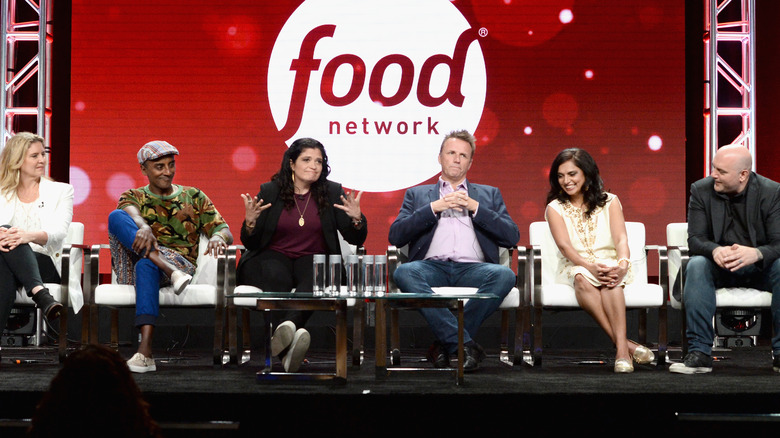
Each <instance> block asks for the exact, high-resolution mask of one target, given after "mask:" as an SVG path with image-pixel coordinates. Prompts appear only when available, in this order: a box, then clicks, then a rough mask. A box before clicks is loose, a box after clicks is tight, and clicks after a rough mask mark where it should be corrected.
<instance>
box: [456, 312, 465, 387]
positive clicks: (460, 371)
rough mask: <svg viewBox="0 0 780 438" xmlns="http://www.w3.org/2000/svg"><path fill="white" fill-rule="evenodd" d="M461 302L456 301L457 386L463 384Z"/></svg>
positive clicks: (463, 356)
mask: <svg viewBox="0 0 780 438" xmlns="http://www.w3.org/2000/svg"><path fill="white" fill-rule="evenodd" d="M465 356H466V355H465V354H464V352H463V300H458V375H457V383H458V385H460V384H462V383H463V360H464V358H465Z"/></svg>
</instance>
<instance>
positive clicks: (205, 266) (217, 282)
mask: <svg viewBox="0 0 780 438" xmlns="http://www.w3.org/2000/svg"><path fill="white" fill-rule="evenodd" d="M207 246H208V237H207V236H206V235H204V234H201V236H200V241H199V244H198V248H199V249H198V260H197V262H196V265H197V269H196V270H195V275H193V277H192V281H191V282H190V284H189V285H188V286H187V287H186V288H185V289H184V290H183V291H182V292H181V294H179V295H176V294H175V293H174V291H173V287H172V286H167V287H161V288H160V307H161V308H163V307H168V308H187V307H190V308H194V307H201V308H210V309H214V348H213V356H214V365H222V353H223V336H224V324H225V320H224V315H225V289H224V286H225V259H226V255H224V254H223V255H220V256H219V257H214V256H212V255H210V254H208V255H207V254H204V252H205V249H204V248H206V247H207ZM108 249H109V246H108V245H107V244H102V245H93V246H92V250H91V251H90V256H89V258H88V259H87V270H88V271H89V272H90V278H89V286H90V290H91V294H90V297H89V298H90V300H89V306H90V323H89V326H90V342H92V343H98V342H99V330H98V329H99V320H98V318H99V308H100V307H101V306H103V307H108V308H111V310H112V318H111V341H110V342H111V345H112V346H114V347H115V348H116V346H118V342H119V341H118V333H119V329H118V310H117V309H118V308H120V307H135V286H133V285H127V284H117V283H116V274H115V273H114V271H113V270H111V281H110V282H108V283H100V279H101V270H100V265H101V260H104V261H105V262H106V263H108V265H106V266H110V265H111V264H110V259H111V257H110V255H109V256H108V257H100V253H101V250H103V251H106V252H107V251H108Z"/></svg>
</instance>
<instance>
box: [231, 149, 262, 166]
mask: <svg viewBox="0 0 780 438" xmlns="http://www.w3.org/2000/svg"><path fill="white" fill-rule="evenodd" d="M256 163H257V154H256V153H255V150H254V149H252V148H251V147H249V146H239V147H237V148H236V150H234V151H233V167H234V168H236V170H241V171H244V172H246V171H248V170H253V169H254V168H255V164H256Z"/></svg>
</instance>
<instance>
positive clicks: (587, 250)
mask: <svg viewBox="0 0 780 438" xmlns="http://www.w3.org/2000/svg"><path fill="white" fill-rule="evenodd" d="M613 202H618V204H619V203H620V201H618V199H617V196H616V195H613V194H612V193H607V203H606V204H605V205H604V207H597V208H596V209H595V210H594V211H593V212H592V213H591V214H590V216H586V215H584V214H583V213H582V210H580V209H579V208H577V207H574V206H573V205H571V203H570V202H568V201H566V202H563V203H562V202H560V201H558V200H554V201H552V202H550V203H549V204H548V207H549V208H552V209H553V210H555V211H556V212H558V214H559V215H561V217H562V218H563V222H564V224H566V230H567V231H568V233H569V240H570V241H571V245H572V247H574V249H575V250H576V251H577V252H578V253H579V254H580V255H582V256H583V257H584V258H586V259H587V260H588V261H589V262H592V263H593V262H597V263H603V264H605V265H608V266H614V265H617V250H616V249H615V241H614V240H612V232H611V230H610V227H609V206H610V205H611V204H612V203H613ZM556 274H557V277H556V282H558V283H564V284H569V285H571V286H572V287H573V286H574V276H575V275H577V274H582V275H583V276H584V277H585V278H586V279H587V280H588V281H589V282H590V283H591V284H593V285H594V286H602V283H601V282H600V281H599V280H598V279H596V277H594V276H593V274H591V273H590V271H588V270H587V269H586V268H585V267H583V266H575V265H574V263H572V262H571V260H569V259H567V258H566V257H564V256H563V254H562V253H561V252H560V251H559V252H558V269H557V271H556ZM633 278H634V275H633V272H632V269H631V268H630V267H629V269H628V272H627V273H626V276H625V277H624V278H623V282H622V283H621V286H625V285H626V284H628V283H631V281H633Z"/></svg>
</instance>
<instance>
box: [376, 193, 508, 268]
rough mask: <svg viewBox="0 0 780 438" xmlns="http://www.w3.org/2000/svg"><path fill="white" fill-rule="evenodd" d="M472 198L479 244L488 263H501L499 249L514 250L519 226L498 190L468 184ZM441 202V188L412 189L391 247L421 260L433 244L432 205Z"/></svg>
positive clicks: (395, 226) (393, 228) (391, 236)
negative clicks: (477, 204) (438, 200)
mask: <svg viewBox="0 0 780 438" xmlns="http://www.w3.org/2000/svg"><path fill="white" fill-rule="evenodd" d="M466 184H467V186H468V189H469V197H470V198H472V199H474V200H475V201H477V202H479V208H478V209H477V214H476V215H473V216H472V218H471V219H472V223H473V224H474V232H475V233H476V235H477V241H478V242H479V246H480V247H481V248H482V252H483V254H484V255H485V261H486V262H490V263H499V258H498V257H499V256H498V248H499V247H503V248H512V247H514V246H515V245H516V244H517V242H518V241H519V240H520V231H519V229H518V228H517V224H516V223H515V222H514V221H513V220H512V218H511V217H509V213H508V212H507V210H506V205H505V204H504V198H503V197H502V196H501V191H499V190H498V189H497V188H496V187H492V186H486V185H482V184H473V183H470V182H468V181H467V182H466ZM437 199H439V185H438V183H436V184H431V185H424V186H417V187H411V188H409V189H408V190H407V191H406V194H405V195H404V202H403V205H402V206H401V211H400V212H399V213H398V216H397V217H396V218H395V221H393V224H392V225H390V233H389V237H388V239H389V241H390V244H391V245H395V246H397V247H399V248H400V247H402V246H404V245H407V244H408V245H409V260H410V261H411V260H422V259H423V258H425V254H426V253H427V252H428V248H429V247H430V246H431V241H432V240H433V233H434V231H435V230H436V226H437V225H438V223H439V215H436V214H434V213H433V210H432V209H431V202H434V201H436V200H437Z"/></svg>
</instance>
